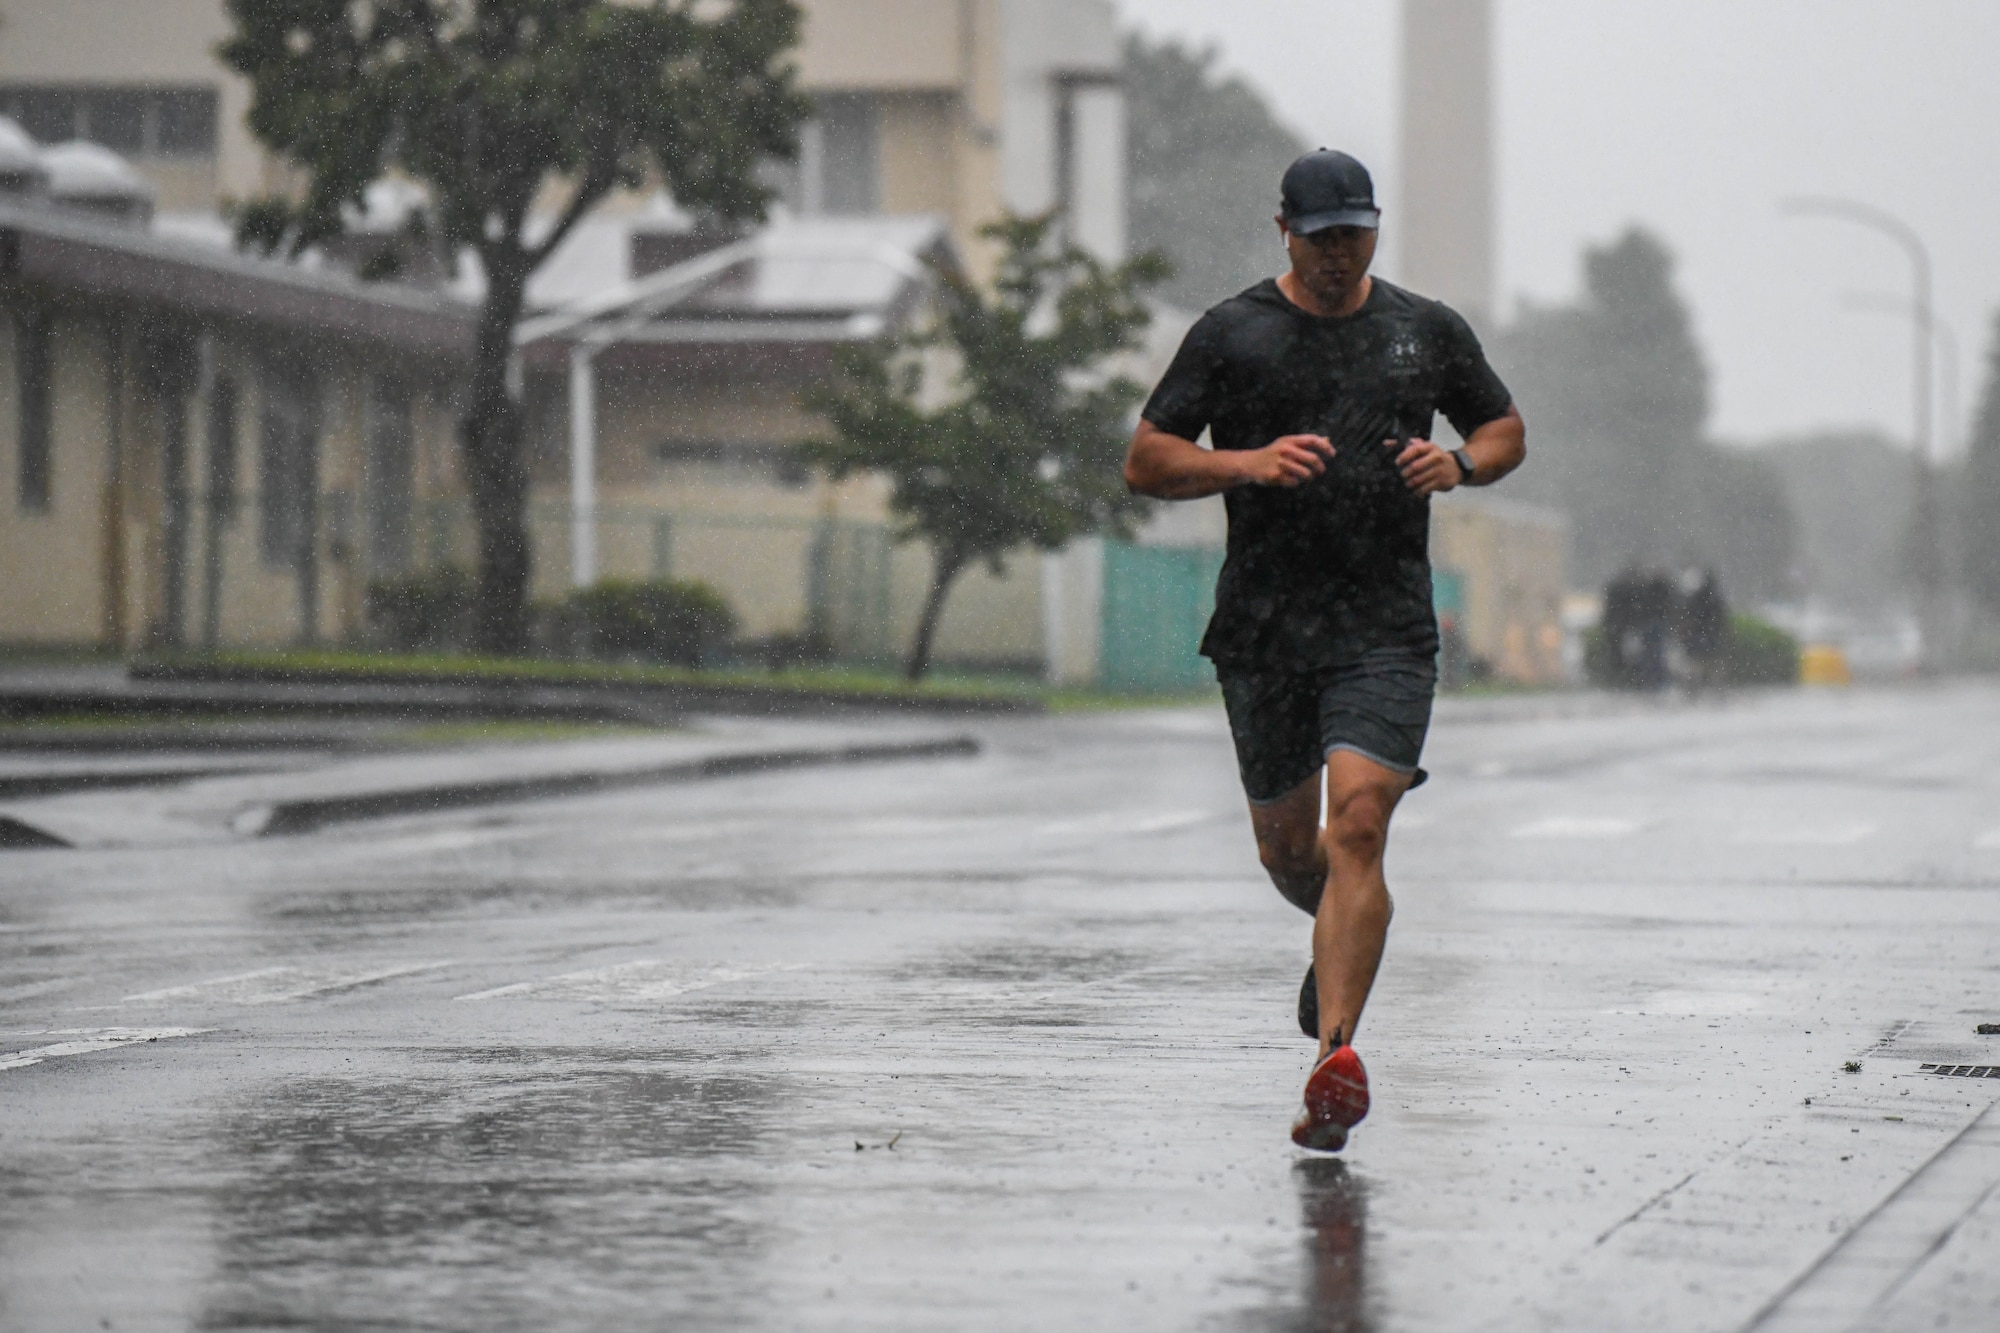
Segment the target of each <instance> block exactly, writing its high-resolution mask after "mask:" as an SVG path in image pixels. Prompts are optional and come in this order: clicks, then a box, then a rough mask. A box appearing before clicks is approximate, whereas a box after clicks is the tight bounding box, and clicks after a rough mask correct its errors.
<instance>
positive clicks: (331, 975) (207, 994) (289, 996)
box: [119, 959, 452, 1004]
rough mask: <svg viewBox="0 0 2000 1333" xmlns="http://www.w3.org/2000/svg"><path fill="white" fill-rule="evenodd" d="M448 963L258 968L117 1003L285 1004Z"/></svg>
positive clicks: (137, 995)
mask: <svg viewBox="0 0 2000 1333" xmlns="http://www.w3.org/2000/svg"><path fill="white" fill-rule="evenodd" d="M451 965H452V964H451V960H449V959H447V960H445V961H443V962H435V963H403V964H400V965H398V966H396V967H378V968H371V969H369V970H367V971H363V972H351V971H342V970H341V969H339V968H333V967H260V968H258V969H257V970H256V971H254V972H238V973H236V974H235V975H233V976H227V977H212V978H210V979H209V980H207V981H195V982H190V983H188V984H187V985H184V986H163V987H161V988H160V989H159V990H149V991H140V992H139V993H138V994H136V995H127V996H126V997H125V998H124V999H123V1000H120V1001H119V1003H120V1004H163V1003H166V1002H169V1001H179V1000H200V1001H207V1002H212V1003H222V1004H284V1003H286V1002H287V1001H290V1000H304V999H309V998H311V997H313V996H315V995H332V994H336V993H338V992H340V991H348V990H357V989H359V988H360V987H363V986H372V985H374V984H375V983H377V982H381V981H391V980H394V979H395V978H397V977H407V976H411V975H414V974H415V973H418V972H435V971H437V970H438V969H439V968H444V967H450V966H451Z"/></svg>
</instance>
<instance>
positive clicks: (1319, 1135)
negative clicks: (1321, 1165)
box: [1292, 1046, 1368, 1152]
mask: <svg viewBox="0 0 2000 1333" xmlns="http://www.w3.org/2000/svg"><path fill="white" fill-rule="evenodd" d="M1367 1115H1368V1071H1367V1070H1366V1069H1364V1068H1362V1065H1361V1057H1360V1056H1358V1055H1356V1054H1355V1053H1354V1048H1353V1047H1352V1046H1342V1047H1341V1048H1340V1049H1338V1050H1335V1051H1332V1052H1329V1053H1328V1055H1327V1057H1326V1058H1325V1059H1324V1060H1321V1061H1320V1062H1319V1063H1318V1064H1317V1065H1315V1066H1313V1071H1312V1075H1311V1077H1309V1078H1307V1079H1306V1090H1305V1109H1304V1110H1303V1111H1302V1112H1301V1113H1300V1114H1299V1118H1298V1122H1297V1123H1296V1124H1294V1125H1293V1126H1292V1142H1293V1143H1296V1144H1298V1145H1299V1146H1300V1147H1301V1148H1311V1149H1312V1150H1314V1151H1315V1152H1338V1151H1339V1150H1340V1149H1341V1148H1343V1147H1345V1146H1346V1145H1347V1131H1348V1130H1350V1129H1352V1128H1354V1126H1356V1125H1358V1124H1360V1123H1361V1121H1362V1120H1363V1119H1364V1118H1365V1117H1366V1116H1367Z"/></svg>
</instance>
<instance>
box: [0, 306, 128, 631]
mask: <svg viewBox="0 0 2000 1333" xmlns="http://www.w3.org/2000/svg"><path fill="white" fill-rule="evenodd" d="M19 310H20V305H19V303H18V301H17V300H10V299H8V298H5V297H0V570H5V571H7V574H6V577H4V578H0V639H5V640H12V641H15V642H22V643H50V644H80V643H92V642H95V641H96V640H97V639H98V638H99V637H100V635H101V633H102V631H103V626H104V622H105V615H106V607H105V600H104V599H105V587H104V582H103V579H102V577H101V570H102V568H103V554H104V523H103V505H104V500H105V480H106V457H105V451H104V449H103V447H102V446H103V441H104V440H105V438H106V434H107V426H108V419H107V415H106V413H107V406H108V405H107V399H106V393H105V368H106V356H105V352H106V350H107V347H108V337H107V331H106V330H105V328H104V327H103V326H102V324H100V323H99V322H97V321H95V320H92V319H89V318H88V317H85V316H81V315H79V314H76V313H72V312H67V311H60V312H58V313H57V314H56V316H55V320H54V326H53V328H52V330H51V337H52V340H53V366H52V370H53V381H54V383H53V402H52V408H53V412H52V422H51V431H52V437H51V451H50V452H51V464H52V466H51V470H50V471H51V475H50V488H49V505H48V508H47V509H46V510H43V511H40V512H36V511H33V510H29V509H25V508H23V507H22V505H21V496H20V490H19V479H20V429H19V427H20V383H19V378H18V375H17V373H16V368H17V366H18V361H17V357H16V346H15V317H16V315H17V314H18V313H19Z"/></svg>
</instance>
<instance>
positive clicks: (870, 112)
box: [770, 93, 882, 217]
mask: <svg viewBox="0 0 2000 1333" xmlns="http://www.w3.org/2000/svg"><path fill="white" fill-rule="evenodd" d="M818 108H819V109H818V113H817V114H816V115H814V116H813V118H812V119H811V120H809V121H807V122H806V123H805V124H803V125H801V126H800V127H799V155H798V159H797V161H795V162H789V163H784V164H782V165H780V166H777V167H774V168H773V169H772V171H771V172H770V180H771V182H772V184H773V185H774V187H775V188H776V189H777V191H778V194H779V195H780V197H782V198H783V199H784V201H785V202H786V203H787V204H789V205H790V206H791V208H792V210H793V211H794V212H796V213H799V214H802V215H804V216H806V217H818V216H823V215H824V216H832V217H863V216H867V215H869V214H873V213H879V212H881V211H882V125H881V108H880V105H879V104H878V103H877V102H876V100H875V99H874V98H873V97H870V96H868V95H867V94H866V93H834V94H830V95H828V96H825V97H821V98H819V99H818Z"/></svg>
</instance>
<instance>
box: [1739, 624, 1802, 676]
mask: <svg viewBox="0 0 2000 1333" xmlns="http://www.w3.org/2000/svg"><path fill="white" fill-rule="evenodd" d="M1722 678H1723V680H1724V681H1726V682H1727V683H1729V684H1731V685H1796V684H1798V680H1799V641H1798V640H1797V639H1795V638H1793V637H1792V636H1791V635H1789V634H1787V633H1785V631H1783V630H1781V629H1779V628H1778V627H1777V626H1776V625H1772V624H1769V623H1767V622H1765V621H1762V620H1759V619H1757V617H1755V616H1746V615H1741V614H1738V615H1733V616H1731V617H1730V618H1729V647H1728V649H1727V650H1726V651H1725V652H1724V653H1723V656H1722Z"/></svg>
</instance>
